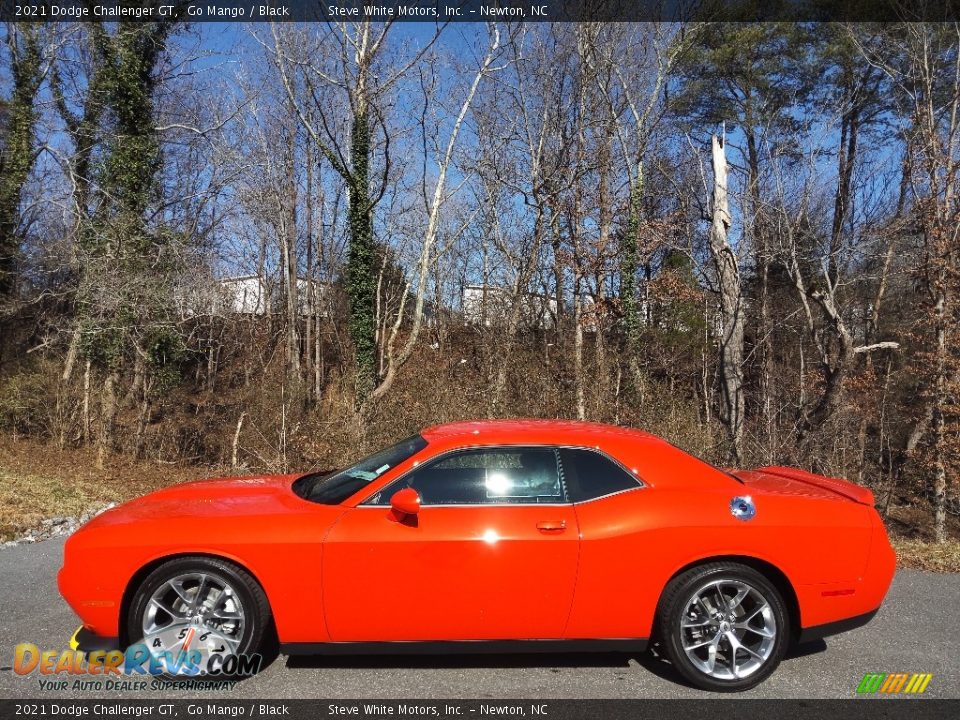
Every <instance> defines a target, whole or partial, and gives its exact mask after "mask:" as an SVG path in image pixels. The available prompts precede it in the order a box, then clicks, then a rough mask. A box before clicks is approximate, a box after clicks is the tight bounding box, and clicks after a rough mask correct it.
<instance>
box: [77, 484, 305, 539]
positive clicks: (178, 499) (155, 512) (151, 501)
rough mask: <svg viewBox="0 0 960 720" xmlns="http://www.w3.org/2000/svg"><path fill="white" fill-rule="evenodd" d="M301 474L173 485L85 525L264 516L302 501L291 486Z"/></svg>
mask: <svg viewBox="0 0 960 720" xmlns="http://www.w3.org/2000/svg"><path fill="white" fill-rule="evenodd" d="M297 477H300V476H299V475H250V476H244V477H228V478H216V479H211V480H194V481H192V482H186V483H181V484H177V485H171V486H170V487H166V488H163V489H161V490H156V491H154V492H152V493H148V494H147V495H142V496H140V497H137V498H134V499H133V500H130V501H128V502H125V503H123V504H122V505H118V506H117V507H115V508H112V509H110V510H107V511H106V512H104V513H101V514H100V515H98V516H97V517H95V518H94V519H93V520H92V521H91V522H90V523H88V524H87V526H86V527H97V526H106V525H117V524H127V523H131V522H139V521H142V520H156V519H158V518H184V517H216V516H224V515H230V516H238V515H264V514H273V513H277V512H283V511H289V510H290V509H292V508H295V507H296V506H297V505H302V504H303V502H304V501H303V500H301V499H300V498H298V497H297V496H296V494H294V492H293V490H292V489H291V487H290V486H291V485H292V484H293V481H294V480H295V479H296V478H297Z"/></svg>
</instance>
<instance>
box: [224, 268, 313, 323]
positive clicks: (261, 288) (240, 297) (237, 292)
mask: <svg viewBox="0 0 960 720" xmlns="http://www.w3.org/2000/svg"><path fill="white" fill-rule="evenodd" d="M298 289H299V288H298ZM220 290H221V292H222V295H223V301H222V302H223V307H222V308H221V309H222V311H226V312H231V313H239V314H241V315H264V314H266V312H267V310H268V309H269V307H270V291H269V288H268V287H267V283H266V282H265V281H264V279H263V278H262V277H260V276H259V275H243V276H240V277H234V278H224V279H223V280H220Z"/></svg>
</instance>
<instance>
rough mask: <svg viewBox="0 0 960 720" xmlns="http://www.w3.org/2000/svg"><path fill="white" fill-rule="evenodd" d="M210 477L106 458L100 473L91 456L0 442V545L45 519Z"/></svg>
mask: <svg viewBox="0 0 960 720" xmlns="http://www.w3.org/2000/svg"><path fill="white" fill-rule="evenodd" d="M209 474H212V473H211V471H205V469H204V468H196V467H176V466H170V465H159V464H157V463H150V462H136V461H132V460H129V459H127V458H120V457H112V458H110V459H109V460H108V462H107V463H106V466H105V467H104V469H103V470H98V469H97V467H96V458H95V455H94V453H93V452H91V451H81V450H57V449H56V448H53V447H51V446H50V445H46V444H43V443H38V442H35V441H31V440H22V439H20V440H13V439H12V438H10V437H9V436H6V437H0V542H3V541H5V540H10V539H13V538H15V537H18V536H20V535H22V534H23V533H24V532H26V531H27V530H29V529H30V528H33V527H36V526H38V525H39V524H40V522H41V521H42V520H43V519H45V518H51V517H64V516H66V517H74V516H78V515H81V514H83V513H84V512H85V511H87V510H90V509H92V508H95V507H97V506H100V505H104V504H106V503H110V502H122V501H124V500H127V499H129V498H131V497H135V496H136V495H141V494H143V493H146V492H150V491H151V490H155V489H157V488H159V487H163V486H165V485H170V484H172V483H175V482H180V481H183V480H187V479H190V478H195V477H203V476H204V475H209Z"/></svg>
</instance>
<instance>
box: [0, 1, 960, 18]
mask: <svg viewBox="0 0 960 720" xmlns="http://www.w3.org/2000/svg"><path fill="white" fill-rule="evenodd" d="M958 6H960V0H913V1H912V2H911V0H766V1H764V0H444V1H443V2H436V1H434V0H369V1H362V0H180V1H178V0H140V1H139V2H137V1H136V0H33V1H31V0H0V21H4V22H8V21H12V22H64V21H66V22H75V21H80V22H173V21H177V22H361V21H371V22H434V23H449V22H493V21H502V22H651V21H663V22H680V21H732V22H757V21H793V22H815V21H818V22H831V21H832V22H904V21H906V22H920V21H932V22H942V21H955V20H957V19H958V18H960V12H958Z"/></svg>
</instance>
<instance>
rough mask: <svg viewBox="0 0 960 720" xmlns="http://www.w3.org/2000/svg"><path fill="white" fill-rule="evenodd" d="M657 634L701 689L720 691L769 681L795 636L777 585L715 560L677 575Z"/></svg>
mask: <svg viewBox="0 0 960 720" xmlns="http://www.w3.org/2000/svg"><path fill="white" fill-rule="evenodd" d="M657 632H658V634H659V639H660V642H661V646H662V647H663V648H664V650H665V652H666V655H667V657H668V659H669V660H670V662H671V663H672V664H673V666H674V667H676V668H677V670H678V671H679V672H680V673H681V674H682V675H683V676H684V677H685V678H686V679H687V680H689V681H690V682H691V683H693V684H694V685H696V686H697V687H699V688H703V689H704V690H713V691H717V692H735V691H738V690H747V689H749V688H752V687H755V686H756V685H759V684H760V683H761V682H763V681H764V680H765V679H766V678H767V677H769V676H770V674H771V673H772V672H773V671H774V670H776V668H777V665H779V664H780V661H781V660H782V659H783V656H784V654H785V653H786V650H787V640H788V638H789V637H790V627H789V616H788V615H787V612H786V606H785V604H784V601H783V598H782V597H781V596H780V593H779V592H778V591H777V589H776V587H774V585H773V584H772V583H771V582H770V581H769V580H767V578H765V577H764V576H763V575H761V574H760V573H759V572H757V571H756V570H754V569H753V568H750V567H747V566H746V565H740V564H739V563H710V564H707V565H701V566H699V567H695V568H692V569H690V570H687V571H686V572H684V573H681V574H680V575H678V576H677V577H675V578H674V579H673V580H672V581H671V582H670V583H669V585H667V588H666V590H665V591H664V595H663V598H662V600H661V603H660V608H659V611H658V618H657Z"/></svg>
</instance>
